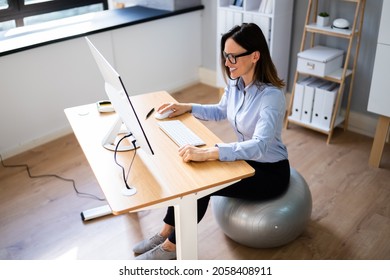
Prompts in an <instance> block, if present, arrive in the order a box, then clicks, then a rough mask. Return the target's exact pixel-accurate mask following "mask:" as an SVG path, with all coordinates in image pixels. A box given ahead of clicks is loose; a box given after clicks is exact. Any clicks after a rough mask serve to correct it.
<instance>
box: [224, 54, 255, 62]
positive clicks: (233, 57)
mask: <svg viewBox="0 0 390 280" xmlns="http://www.w3.org/2000/svg"><path fill="white" fill-rule="evenodd" d="M251 53H253V51H246V52H244V53H241V54H236V55H234V54H232V53H225V52H223V57H224V58H225V59H229V61H230V63H231V64H236V63H237V58H238V57H241V56H246V55H250V54H251Z"/></svg>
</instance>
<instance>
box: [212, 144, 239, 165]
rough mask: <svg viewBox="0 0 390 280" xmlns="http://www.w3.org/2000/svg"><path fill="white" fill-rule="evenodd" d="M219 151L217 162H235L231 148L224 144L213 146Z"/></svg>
mask: <svg viewBox="0 0 390 280" xmlns="http://www.w3.org/2000/svg"><path fill="white" fill-rule="evenodd" d="M215 146H216V147H218V149H219V160H220V161H235V160H236V159H235V157H234V154H233V153H232V147H231V145H229V144H226V143H219V144H215Z"/></svg>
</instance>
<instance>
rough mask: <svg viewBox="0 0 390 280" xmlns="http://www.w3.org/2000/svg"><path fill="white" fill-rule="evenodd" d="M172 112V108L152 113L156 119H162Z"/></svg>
mask: <svg viewBox="0 0 390 280" xmlns="http://www.w3.org/2000/svg"><path fill="white" fill-rule="evenodd" d="M171 113H173V110H168V111H166V112H164V113H162V114H160V113H159V112H156V114H154V117H155V118H156V119H158V120H163V119H166V118H168V116H169V115H170V114H171Z"/></svg>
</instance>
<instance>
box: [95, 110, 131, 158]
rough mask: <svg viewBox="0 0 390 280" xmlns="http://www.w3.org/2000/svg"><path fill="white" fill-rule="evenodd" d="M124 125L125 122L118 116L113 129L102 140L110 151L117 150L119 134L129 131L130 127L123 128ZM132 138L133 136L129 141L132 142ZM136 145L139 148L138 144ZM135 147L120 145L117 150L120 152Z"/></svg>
mask: <svg viewBox="0 0 390 280" xmlns="http://www.w3.org/2000/svg"><path fill="white" fill-rule="evenodd" d="M122 125H124V124H123V122H122V120H121V118H119V117H118V118H117V120H116V121H115V123H114V125H113V126H112V127H111V129H110V130H109V131H108V132H107V134H106V136H105V137H104V138H103V140H102V145H103V147H104V148H106V149H107V150H110V151H115V148H116V143H115V140H116V138H117V136H118V135H119V134H127V133H129V131H128V129H123V128H122ZM132 140H134V137H133V136H131V138H130V140H129V141H130V142H131V141H132ZM136 147H137V148H138V145H136ZM133 149H134V146H133V145H120V146H119V147H118V148H117V151H118V152H125V151H130V150H133Z"/></svg>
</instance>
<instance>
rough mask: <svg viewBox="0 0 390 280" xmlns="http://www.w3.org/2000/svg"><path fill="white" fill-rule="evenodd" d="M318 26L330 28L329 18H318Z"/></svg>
mask: <svg viewBox="0 0 390 280" xmlns="http://www.w3.org/2000/svg"><path fill="white" fill-rule="evenodd" d="M317 25H318V26H328V25H329V17H328V16H327V17H323V16H320V15H318V16H317Z"/></svg>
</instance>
